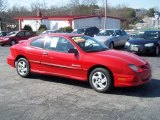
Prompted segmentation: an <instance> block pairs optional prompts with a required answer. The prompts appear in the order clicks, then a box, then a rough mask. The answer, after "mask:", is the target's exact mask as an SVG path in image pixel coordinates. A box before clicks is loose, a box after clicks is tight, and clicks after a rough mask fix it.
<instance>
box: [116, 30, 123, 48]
mask: <svg viewBox="0 0 160 120" xmlns="http://www.w3.org/2000/svg"><path fill="white" fill-rule="evenodd" d="M114 35H115V36H114V46H120V45H121V39H122V38H121V32H120V31H119V30H116V31H115V34H114Z"/></svg>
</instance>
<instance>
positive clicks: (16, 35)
mask: <svg viewBox="0 0 160 120" xmlns="http://www.w3.org/2000/svg"><path fill="white" fill-rule="evenodd" d="M33 36H35V34H34V33H33V32H30V31H26V30H21V31H13V32H10V33H9V34H7V35H6V36H4V37H0V45H2V46H3V45H14V44H16V43H18V42H19V41H21V40H26V39H28V38H30V37H33Z"/></svg>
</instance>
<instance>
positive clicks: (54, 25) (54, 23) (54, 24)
mask: <svg viewBox="0 0 160 120" xmlns="http://www.w3.org/2000/svg"><path fill="white" fill-rule="evenodd" d="M68 26H70V24H69V21H67V20H66V21H64V20H50V29H51V30H58V29H59V28H61V27H68Z"/></svg>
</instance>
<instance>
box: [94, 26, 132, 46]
mask: <svg viewBox="0 0 160 120" xmlns="http://www.w3.org/2000/svg"><path fill="white" fill-rule="evenodd" d="M129 37H130V36H129V35H128V34H127V33H126V32H125V31H124V30H121V29H107V30H101V31H100V32H99V33H98V34H97V35H96V36H95V37H94V38H95V39H97V40H98V41H100V42H102V43H103V44H104V45H106V46H107V47H109V48H115V47H119V46H124V45H125V43H126V42H127V41H128V40H129Z"/></svg>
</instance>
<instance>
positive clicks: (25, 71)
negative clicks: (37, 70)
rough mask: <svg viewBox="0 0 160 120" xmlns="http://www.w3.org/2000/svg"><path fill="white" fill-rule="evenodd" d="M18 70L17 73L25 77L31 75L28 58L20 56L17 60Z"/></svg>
mask: <svg viewBox="0 0 160 120" xmlns="http://www.w3.org/2000/svg"><path fill="white" fill-rule="evenodd" d="M16 70H17V73H18V74H19V75H20V76H21V77H24V78H27V77H29V76H30V65H29V62H28V60H27V59H25V58H20V59H18V61H17V62H16Z"/></svg>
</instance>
